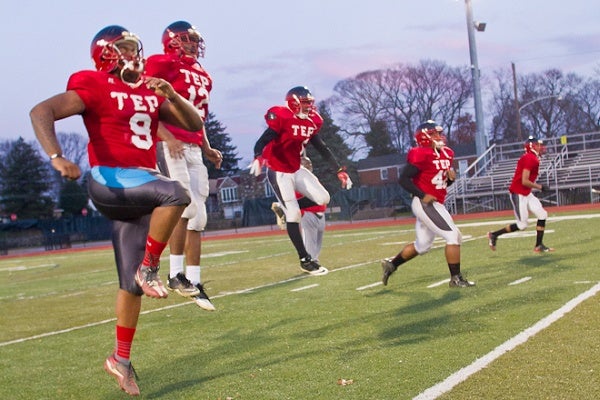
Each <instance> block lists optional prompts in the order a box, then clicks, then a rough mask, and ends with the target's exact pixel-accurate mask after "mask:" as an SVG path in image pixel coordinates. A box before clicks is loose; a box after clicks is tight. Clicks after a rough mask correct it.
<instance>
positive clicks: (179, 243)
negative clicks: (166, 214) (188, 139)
mask: <svg viewBox="0 0 600 400" xmlns="http://www.w3.org/2000/svg"><path fill="white" fill-rule="evenodd" d="M196 151H198V152H200V151H201V150H200V148H199V147H198V146H191V145H189V144H187V143H186V144H184V147H183V154H182V156H181V157H179V158H176V157H172V156H171V153H170V152H169V149H168V146H167V145H166V144H165V143H164V142H159V143H158V144H157V165H158V167H159V170H160V172H161V173H162V174H163V175H165V176H168V177H169V178H171V179H173V180H176V181H178V182H179V183H180V184H181V185H182V186H183V187H184V188H185V189H187V190H188V192H189V193H190V197H191V203H190V204H189V205H188V206H187V207H186V209H185V210H184V211H183V214H182V215H181V218H180V220H179V221H178V222H177V225H176V226H175V228H174V229H173V233H172V234H171V237H170V238H169V252H170V254H169V280H168V282H167V287H168V288H169V289H171V290H173V291H175V293H177V294H179V295H181V296H183V297H192V296H196V295H198V294H199V293H200V292H199V290H198V289H197V288H196V287H195V286H194V285H193V284H192V283H191V282H190V281H189V280H188V279H187V278H186V270H185V261H186V260H185V246H186V238H187V225H188V221H189V219H190V218H193V217H194V215H195V214H196V202H195V201H194V200H195V198H194V196H193V195H192V190H191V182H192V179H193V178H192V176H191V173H190V172H189V168H190V165H191V164H192V163H193V158H194V152H196Z"/></svg>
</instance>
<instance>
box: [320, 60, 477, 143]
mask: <svg viewBox="0 0 600 400" xmlns="http://www.w3.org/2000/svg"><path fill="white" fill-rule="evenodd" d="M334 92H336V94H335V95H334V96H333V97H332V98H331V99H329V103H330V104H331V105H332V108H334V109H336V110H337V111H338V113H339V114H340V115H341V119H342V120H343V121H344V122H343V124H341V127H342V130H343V132H344V133H345V134H346V136H347V137H348V138H349V139H350V142H351V144H352V145H354V146H353V148H355V149H360V150H361V151H364V150H365V149H367V152H371V150H372V147H373V146H372V145H373V142H372V140H369V141H370V143H369V141H368V140H366V139H367V135H370V134H373V133H375V134H380V133H381V132H382V131H383V130H382V123H384V124H385V125H386V128H387V129H386V130H387V132H388V134H389V136H390V140H391V144H392V145H393V146H394V148H395V149H396V150H397V151H398V152H400V153H403V152H406V150H407V148H408V147H410V146H411V143H412V134H413V132H414V130H415V129H416V127H417V126H418V125H419V124H420V123H422V122H423V121H426V120H429V119H434V120H436V121H438V122H439V123H440V124H442V125H444V126H445V128H446V132H448V134H449V136H454V135H453V134H452V132H453V127H454V126H455V125H456V123H457V121H458V120H459V119H460V118H464V115H465V111H464V109H465V107H466V103H467V102H468V101H469V99H470V98H471V89H470V84H469V74H468V71H467V70H466V68H464V69H460V68H451V67H449V66H448V65H447V64H445V63H444V62H441V61H431V60H426V61H421V62H420V63H419V64H417V65H404V64H397V65H395V66H393V67H390V68H387V69H384V70H377V71H370V72H365V73H362V74H359V75H357V76H356V77H354V78H350V79H346V80H344V81H341V82H339V83H338V84H336V85H335V87H334ZM463 137H465V136H463ZM450 139H452V137H450ZM375 153H379V151H375Z"/></svg>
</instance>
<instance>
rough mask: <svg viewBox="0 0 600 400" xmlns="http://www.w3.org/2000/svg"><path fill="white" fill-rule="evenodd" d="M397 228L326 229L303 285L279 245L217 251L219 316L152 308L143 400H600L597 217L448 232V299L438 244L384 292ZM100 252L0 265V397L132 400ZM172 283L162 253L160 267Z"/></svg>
mask: <svg viewBox="0 0 600 400" xmlns="http://www.w3.org/2000/svg"><path fill="white" fill-rule="evenodd" d="M410 222H411V220H410V219H409V220H407V221H400V220H399V221H396V222H392V223H389V222H386V223H382V224H381V225H374V224H371V225H361V224H354V225H353V226H349V227H348V226H346V227H345V228H344V229H339V227H337V228H336V227H333V226H331V227H330V228H328V230H327V231H326V233H325V244H324V249H323V252H322V254H321V257H320V259H321V262H322V264H323V265H325V266H327V267H328V268H329V269H330V271H331V272H330V273H329V274H328V275H326V276H321V277H311V276H306V275H305V274H302V273H301V272H300V270H299V268H298V261H297V259H296V257H295V254H294V253H295V252H294V250H293V248H292V245H291V243H290V242H289V240H288V238H287V236H286V235H285V234H284V233H283V232H276V233H269V234H268V235H264V234H255V235H251V236H245V235H232V236H226V237H225V236H224V237H211V238H207V240H205V241H204V243H203V269H202V278H203V281H204V282H205V286H206V288H207V291H208V293H209V294H210V295H212V299H213V303H214V304H215V306H216V307H217V311H215V312H207V311H203V310H201V309H200V308H199V307H197V306H196V305H195V304H194V303H193V302H190V301H186V300H185V299H183V298H182V297H179V296H177V295H176V294H171V295H170V296H169V298H168V299H165V300H154V299H148V298H146V299H144V301H143V315H142V316H141V317H140V323H139V326H138V331H137V335H136V340H135V342H134V345H133V349H132V361H133V364H134V366H135V368H136V370H137V373H138V375H139V380H138V384H139V386H140V389H141V392H142V396H141V398H148V399H198V400H200V399H207V400H208V399H210V400H225V399H235V400H267V399H273V400H280V399H292V400H296V399H328V400H329V399H331V400H337V399H356V400H359V399H360V400H365V399H369V400H374V399H375V400H388V399H390V400H395V399H434V398H439V399H598V398H600V385H599V383H600V336H599V335H598V332H599V330H600V321H599V318H598V315H599V313H600V305H599V301H598V300H599V295H598V294H597V293H598V291H600V268H598V265H599V263H598V261H597V258H598V247H599V244H600V241H599V238H600V233H599V229H598V227H599V226H600V208H598V207H594V206H592V205H590V209H589V210H577V211H575V210H570V211H569V210H567V211H564V210H560V211H559V210H550V217H549V219H548V222H547V226H546V230H547V231H546V236H545V240H544V241H545V243H546V244H547V245H548V246H552V247H555V248H556V251H555V252H553V253H547V254H535V253H534V252H533V251H532V250H533V244H534V241H535V238H534V235H535V232H534V231H535V222H534V221H533V220H532V224H531V226H530V227H529V228H528V229H527V230H526V231H524V232H518V233H514V234H509V235H505V236H502V237H501V238H500V239H499V240H498V249H497V251H495V252H492V251H490V249H489V248H488V245H487V238H486V232H487V231H489V230H496V229H498V228H500V227H501V226H502V225H504V224H506V223H509V222H512V219H511V217H510V214H506V215H502V216H500V217H499V216H493V215H492V214H489V215H479V216H477V218H476V219H472V217H471V218H462V217H457V223H458V225H459V227H460V229H461V231H462V233H463V238H464V243H463V246H462V269H463V274H464V275H465V276H466V277H467V278H468V279H469V280H473V281H475V282H476V283H477V286H476V287H474V288H468V289H450V288H448V269H447V266H446V264H445V261H444V255H443V243H442V242H436V244H435V247H434V249H432V251H431V252H430V253H429V254H426V255H424V256H421V257H417V258H416V259H414V260H412V261H410V262H409V263H407V264H405V265H403V266H402V267H401V268H400V269H399V270H398V271H397V272H396V273H395V274H394V275H392V277H391V278H390V282H389V284H388V286H383V285H381V283H380V278H381V266H380V260H381V259H382V258H384V257H390V256H393V255H395V254H396V253H397V252H398V251H399V250H400V248H401V247H402V246H403V245H404V244H406V243H408V242H410V241H411V240H412V239H413V238H414V230H413V226H412V224H411V223H410ZM113 264H114V263H113V254H112V250H111V249H110V248H106V247H104V248H90V249H87V250H85V251H71V252H48V253H45V254H37V255H28V256H22V257H9V258H1V257H0V271H1V272H2V274H1V276H0V307H1V310H2V311H1V314H0V325H1V326H2V330H1V331H0V365H1V368H2V374H1V375H0V398H1V399H27V400H31V399H115V398H128V397H129V396H128V395H126V394H125V393H123V392H121V391H120V390H119V388H118V386H117V384H116V381H115V380H114V378H112V377H111V376H109V375H107V374H106V373H105V372H104V370H103V368H102V363H103V361H104V359H105V358H106V356H107V355H108V354H110V352H111V351H112V348H113V341H114V324H115V321H114V298H115V293H116V288H117V282H116V279H117V276H116V271H115V269H114V265H113ZM162 265H163V266H162V270H161V272H162V276H163V278H165V277H166V274H167V271H168V254H165V257H164V258H163V261H162Z"/></svg>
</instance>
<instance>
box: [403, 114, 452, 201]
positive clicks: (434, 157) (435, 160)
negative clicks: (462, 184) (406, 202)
mask: <svg viewBox="0 0 600 400" xmlns="http://www.w3.org/2000/svg"><path fill="white" fill-rule="evenodd" d="M415 140H416V142H417V147H413V148H412V149H410V151H409V152H408V155H407V163H408V164H409V169H410V172H411V176H410V178H411V180H410V182H406V183H408V188H406V187H405V189H406V190H408V191H409V192H410V193H411V194H412V195H413V196H417V197H419V198H420V199H422V200H425V197H426V196H427V195H429V196H430V197H427V200H426V201H425V202H426V203H427V202H431V201H434V200H435V201H437V202H439V203H442V204H443V203H444V201H445V199H446V189H447V187H448V185H449V184H452V182H453V181H454V179H455V177H456V176H455V172H454V169H453V168H452V162H453V160H454V151H452V149H451V148H449V147H447V146H446V144H445V142H444V138H443V136H442V127H441V126H439V125H436V124H435V123H434V122H433V121H427V122H426V123H424V124H422V125H421V127H420V128H419V129H417V132H416V134H415ZM410 183H412V185H411V184H410Z"/></svg>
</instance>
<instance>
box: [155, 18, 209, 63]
mask: <svg viewBox="0 0 600 400" xmlns="http://www.w3.org/2000/svg"><path fill="white" fill-rule="evenodd" d="M162 44H163V49H164V52H165V54H173V55H176V56H177V57H180V58H189V59H190V60H193V61H196V60H197V59H198V58H204V52H205V49H206V45H205V43H204V38H203V37H202V35H201V34H200V32H199V31H198V30H197V29H196V28H195V27H194V26H193V25H191V24H190V23H189V22H186V21H177V22H173V23H172V24H171V25H169V26H167V28H166V29H165V30H164V32H163V35H162Z"/></svg>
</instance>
